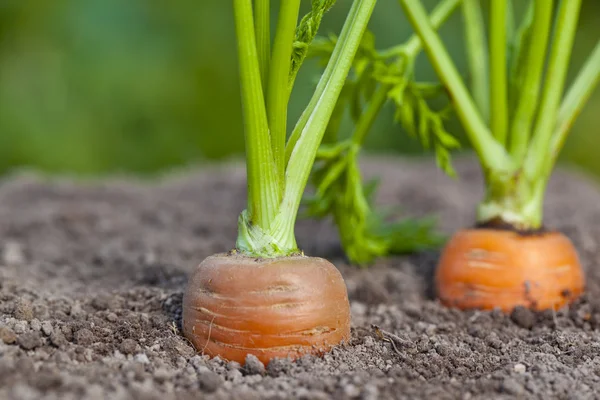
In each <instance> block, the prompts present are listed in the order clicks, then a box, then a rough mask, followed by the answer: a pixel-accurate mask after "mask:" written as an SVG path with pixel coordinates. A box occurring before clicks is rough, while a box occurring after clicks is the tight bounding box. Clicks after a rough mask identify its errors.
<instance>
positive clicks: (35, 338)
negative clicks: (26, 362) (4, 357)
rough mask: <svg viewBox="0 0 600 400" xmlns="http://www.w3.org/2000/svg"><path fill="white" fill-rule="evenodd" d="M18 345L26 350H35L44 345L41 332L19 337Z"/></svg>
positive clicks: (24, 334)
mask: <svg viewBox="0 0 600 400" xmlns="http://www.w3.org/2000/svg"><path fill="white" fill-rule="evenodd" d="M17 343H18V344H19V346H21V347H22V348H23V349H25V350H33V349H35V348H36V347H40V346H41V345H42V337H41V336H40V334H39V332H29V333H23V334H22V335H19V337H18V338H17Z"/></svg>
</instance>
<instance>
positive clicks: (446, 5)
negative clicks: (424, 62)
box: [381, 0, 463, 58]
mask: <svg viewBox="0 0 600 400" xmlns="http://www.w3.org/2000/svg"><path fill="white" fill-rule="evenodd" d="M461 1H463V0H442V1H440V2H439V3H438V4H437V5H436V6H435V8H434V9H433V11H432V12H431V14H430V16H429V20H430V21H431V26H433V28H434V29H436V30H437V29H439V28H440V26H442V24H444V23H445V22H446V21H447V20H448V18H450V16H451V15H452V13H453V12H454V10H456V7H458V5H459V4H460V3H461ZM422 49H423V44H422V43H421V38H420V37H419V35H416V34H415V35H412V36H411V37H410V38H409V39H408V41H406V43H403V44H399V45H397V46H394V47H391V48H389V49H388V50H385V51H382V52H381V55H382V57H383V58H389V57H393V56H398V55H405V56H407V57H408V58H412V57H416V55H417V54H419V52H420V51H421V50H422Z"/></svg>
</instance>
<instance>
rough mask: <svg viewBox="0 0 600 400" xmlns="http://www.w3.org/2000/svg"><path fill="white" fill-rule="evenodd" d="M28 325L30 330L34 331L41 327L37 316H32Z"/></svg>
mask: <svg viewBox="0 0 600 400" xmlns="http://www.w3.org/2000/svg"><path fill="white" fill-rule="evenodd" d="M29 327H30V328H31V329H32V330H34V331H36V332H39V331H40V330H41V329H42V323H41V322H40V320H39V319H37V318H34V319H32V320H31V322H30V323H29Z"/></svg>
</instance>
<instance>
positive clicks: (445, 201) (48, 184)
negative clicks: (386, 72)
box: [0, 159, 600, 400]
mask: <svg viewBox="0 0 600 400" xmlns="http://www.w3.org/2000/svg"><path fill="white" fill-rule="evenodd" d="M365 168H366V170H367V172H368V175H374V174H375V175H379V176H381V177H382V178H383V180H382V181H383V186H382V188H381V193H380V196H379V200H380V202H381V203H382V204H386V205H397V204H401V205H402V206H404V209H405V211H406V212H407V213H410V214H412V215H424V214H428V213H437V214H438V215H439V217H440V223H441V226H442V227H443V228H444V229H445V230H446V231H451V230H453V229H457V228H460V227H463V226H472V224H473V214H474V209H475V208H474V205H475V203H476V202H477V201H478V200H479V198H480V196H481V194H482V193H481V177H480V174H479V172H478V169H477V168H476V167H475V166H474V164H473V163H471V162H470V161H468V160H463V161H460V162H459V163H458V165H457V168H458V171H459V174H460V176H461V180H460V181H458V182H456V181H452V180H450V179H448V178H446V177H444V176H443V175H442V174H441V173H439V172H437V171H436V169H435V167H434V166H433V165H431V164H429V163H427V164H424V163H422V162H419V161H414V162H411V161H398V160H379V161H374V160H373V159H371V160H368V161H366V162H365ZM244 194H245V183H244V171H243V169H242V168H240V166H223V167H220V168H213V169H204V170H202V171H199V172H198V171H187V172H185V173H183V172H180V173H178V174H171V175H169V176H168V177H165V178H164V179H161V181H160V182H142V181H134V180H131V179H125V178H123V179H118V180H117V179H113V180H110V181H104V182H102V183H86V182H73V181H71V180H46V179H43V178H40V177H36V176H34V175H28V174H21V175H18V176H13V177H10V178H7V179H5V180H4V181H0V398H1V399H23V400H27V399H38V398H45V399H83V398H85V399H114V400H118V399H129V398H134V399H199V398H208V399H210V398H219V399H221V398H223V399H225V398H227V399H229V398H231V399H246V398H249V399H288V398H298V399H327V398H336V399H342V398H343V399H352V398H357V399H358V398H360V399H378V398H406V399H409V398H410V399H414V398H422V399H446V398H447V399H451V398H452V399H454V398H459V399H490V398H539V399H550V398H556V399H574V398H577V399H584V398H590V399H592V398H599V397H600V357H599V355H600V331H599V328H600V287H599V283H600V270H599V269H598V268H597V263H598V261H599V259H600V248H599V242H600V191H598V190H597V189H596V188H595V187H594V186H593V185H592V184H590V183H589V182H586V181H585V180H583V179H582V178H581V177H576V176H575V175H572V174H567V173H557V174H556V175H555V177H554V179H553V181H552V183H551V185H550V188H549V194H548V201H547V207H546V209H547V213H546V216H547V218H546V223H547V226H548V227H550V228H552V227H555V228H558V229H561V230H563V231H564V232H565V233H566V234H567V235H568V236H569V237H570V238H572V240H573V241H574V242H575V244H576V245H577V247H578V249H579V250H580V252H581V257H582V261H583V264H584V266H585V268H586V273H587V277H588V286H589V287H588V295H587V297H586V298H584V299H582V300H581V301H579V302H578V303H577V304H575V305H574V306H572V307H571V308H569V309H565V310H562V311H560V312H557V313H552V312H544V313H541V314H533V313H531V312H529V311H527V310H524V309H519V310H516V311H515V312H513V314H512V315H510V316H505V315H502V314H501V313H499V312H474V311H472V312H459V311H456V310H451V309H447V308H444V307H442V306H440V305H439V304H438V303H437V302H436V301H435V300H433V299H432V298H431V275H432V271H433V270H434V267H435V261H436V258H437V254H436V253H435V252H432V253H428V254H419V255H414V256H409V257H398V258H391V259H387V260H382V261H380V262H378V263H377V264H376V265H374V266H373V267H372V268H371V269H369V270H360V269H355V268H353V267H349V266H348V265H347V264H346V263H345V262H344V261H343V259H342V257H341V252H340V249H339V245H338V242H337V239H336V235H335V233H334V232H335V231H334V230H333V229H332V227H331V225H330V224H329V223H328V222H323V223H316V222H312V221H301V223H300V224H299V226H298V240H299V243H300V244H301V246H302V247H303V249H304V250H305V252H307V253H309V254H311V255H317V256H324V257H327V258H329V259H330V260H332V261H333V262H334V263H335V264H336V265H337V266H338V267H339V268H340V270H341V271H342V273H343V275H344V277H345V279H346V282H347V286H348V291H349V295H350V299H351V304H352V305H351V307H352V316H353V332H352V340H351V343H350V344H349V345H346V346H344V347H341V348H338V349H336V350H335V351H333V352H332V353H331V354H329V355H327V356H325V357H324V358H322V359H316V358H305V359H301V360H300V361H298V362H296V363H291V362H289V361H286V360H277V361H274V362H272V363H270V364H269V365H268V366H266V368H265V367H264V366H262V364H260V363H257V362H250V363H249V366H247V367H245V368H240V366H239V365H237V364H235V363H226V362H223V361H221V360H218V359H216V360H208V359H207V358H205V357H203V356H202V355H199V354H196V352H195V351H194V349H193V348H192V347H190V346H189V344H188V343H187V342H186V340H185V339H184V338H183V337H182V336H181V335H180V330H179V329H180V315H181V298H182V293H183V290H184V285H185V283H186V279H187V276H188V274H189V273H190V271H192V270H193V268H194V267H195V265H196V264H197V263H199V262H200V261H201V260H202V259H203V258H204V257H206V256H208V255H210V254H213V253H217V252H222V251H227V250H229V249H230V248H231V247H232V245H233V243H234V239H235V234H236V222H237V215H238V213H239V212H240V211H241V210H242V208H243V203H244ZM372 325H376V326H378V327H380V328H381V329H382V330H383V331H385V332H386V333H391V334H394V335H396V336H397V338H396V339H395V340H393V342H394V343H390V341H387V340H382V339H381V337H380V336H378V335H377V331H376V329H375V328H374V327H373V326H372ZM386 337H389V336H386Z"/></svg>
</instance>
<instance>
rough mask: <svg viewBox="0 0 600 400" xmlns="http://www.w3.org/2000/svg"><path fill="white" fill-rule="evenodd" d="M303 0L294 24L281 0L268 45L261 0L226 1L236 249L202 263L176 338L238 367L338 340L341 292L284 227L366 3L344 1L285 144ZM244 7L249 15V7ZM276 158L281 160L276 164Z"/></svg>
mask: <svg viewBox="0 0 600 400" xmlns="http://www.w3.org/2000/svg"><path fill="white" fill-rule="evenodd" d="M334 3H335V0H313V1H312V9H311V11H310V12H309V13H308V14H307V15H306V16H305V17H304V18H303V19H302V20H301V21H300V23H299V24H298V25H297V21H298V14H299V10H300V0H281V4H280V10H279V16H278V23H277V27H276V31H275V35H274V36H275V38H274V41H273V42H272V43H271V41H270V34H269V31H270V27H269V23H268V21H269V15H268V13H269V10H270V4H269V0H254V2H253V1H252V0H234V2H233V5H234V13H235V22H236V32H237V42H238V52H239V62H240V82H241V92H242V105H243V112H244V131H245V142H246V167H247V176H248V202H247V209H246V210H245V211H243V212H242V214H241V215H240V217H239V223H238V238H237V243H236V249H235V250H234V251H232V252H230V253H229V254H217V255H214V256H211V257H208V258H207V259H206V260H204V261H203V262H202V263H201V264H200V265H199V266H198V268H197V269H196V270H195V271H194V272H193V274H192V276H191V278H190V281H189V283H188V286H187V288H186V291H185V294H184V298H183V331H184V334H185V336H186V337H187V338H188V339H189V340H190V341H191V342H192V344H193V345H194V346H195V347H196V349H197V350H199V351H202V352H204V353H206V354H208V355H210V356H220V357H222V358H224V359H227V360H233V361H238V362H240V363H244V361H245V358H246V355H248V354H253V355H255V356H256V357H258V358H259V359H260V360H261V361H262V362H264V363H268V362H269V361H270V360H271V359H272V358H274V357H290V358H297V357H299V356H301V355H303V354H306V353H311V354H320V353H323V352H326V351H328V350H329V349H331V347H332V346H335V345H338V344H340V343H341V342H343V341H347V340H348V339H349V336H350V310H349V303H348V295H347V290H346V286H345V284H344V281H343V279H342V276H341V274H340V273H339V272H338V270H337V269H336V268H335V267H334V266H333V265H332V264H331V263H329V262H328V261H326V260H324V259H320V258H311V257H305V256H304V255H303V254H302V253H301V252H300V251H299V250H298V246H297V245H296V240H295V237H294V225H295V220H296V217H297V213H298V208H299V206H300V201H301V197H302V193H303V191H304V189H305V186H306V183H307V181H308V179H309V175H310V171H311V168H312V165H313V162H314V159H315V156H316V153H317V150H318V147H319V144H320V142H321V140H322V137H323V134H324V132H325V129H326V127H327V123H328V121H329V119H330V117H331V114H332V112H333V109H334V107H335V104H336V101H337V99H338V97H339V94H340V92H341V90H342V87H343V84H344V81H345V79H346V76H347V75H348V72H349V70H350V68H351V65H352V59H353V58H354V56H355V54H356V51H357V49H358V47H359V44H360V41H361V38H362V36H363V33H364V32H365V30H366V27H367V23H368V21H369V19H370V16H371V13H372V11H373V8H374V6H375V3H376V0H354V2H353V3H352V7H351V9H350V12H349V14H348V16H347V19H346V22H345V24H344V27H343V29H342V31H341V34H340V39H339V41H338V43H337V44H336V46H335V51H334V54H333V56H332V57H331V60H330V62H329V63H328V65H327V68H326V69H325V71H324V73H323V75H322V76H321V79H320V81H319V83H318V85H317V87H316V90H315V92H314V95H313V97H312V99H311V100H310V102H309V104H308V106H307V108H306V109H305V111H304V113H303V114H302V116H301V117H300V118H299V120H298V121H297V123H296V125H295V128H294V130H293V134H292V138H293V140H292V139H290V140H289V141H288V142H287V144H286V128H287V115H286V114H287V105H288V101H289V96H290V92H291V89H292V87H293V84H294V80H295V77H296V73H297V71H298V69H299V67H300V65H301V64H302V61H303V60H304V58H305V57H306V52H307V49H308V46H309V45H310V43H311V41H312V40H313V39H314V37H315V34H316V31H317V28H318V26H319V24H320V21H321V19H322V17H323V14H324V13H325V12H326V11H327V10H328V9H329V8H331V7H332V6H333V4H334ZM253 5H254V10H253ZM286 154H287V155H288V156H287V157H286Z"/></svg>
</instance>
